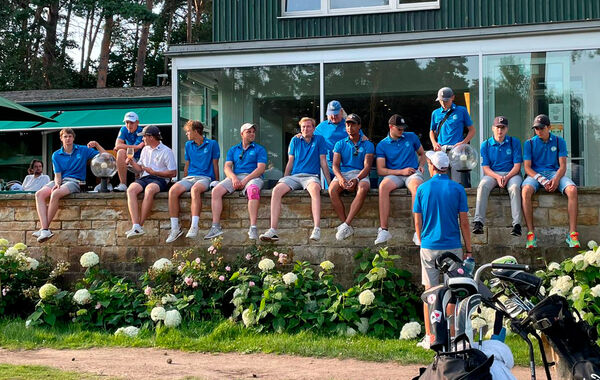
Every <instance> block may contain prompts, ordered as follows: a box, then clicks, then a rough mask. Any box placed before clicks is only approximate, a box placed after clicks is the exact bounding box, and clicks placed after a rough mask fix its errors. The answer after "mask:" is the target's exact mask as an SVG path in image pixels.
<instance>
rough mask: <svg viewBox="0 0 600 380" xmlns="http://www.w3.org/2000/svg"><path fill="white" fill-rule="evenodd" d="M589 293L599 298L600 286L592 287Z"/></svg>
mask: <svg viewBox="0 0 600 380" xmlns="http://www.w3.org/2000/svg"><path fill="white" fill-rule="evenodd" d="M590 292H591V293H592V295H593V296H594V297H600V284H598V285H596V286H594V287H593V288H591V289H590Z"/></svg>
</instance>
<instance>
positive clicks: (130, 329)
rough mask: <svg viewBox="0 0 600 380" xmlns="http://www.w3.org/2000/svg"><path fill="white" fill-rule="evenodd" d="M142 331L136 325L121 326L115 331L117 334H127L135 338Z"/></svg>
mask: <svg viewBox="0 0 600 380" xmlns="http://www.w3.org/2000/svg"><path fill="white" fill-rule="evenodd" d="M139 332H140V329H139V328H137V327H135V326H127V327H119V328H118V329H117V331H115V335H125V336H128V337H130V338H135V337H136V336H137V335H138V334H139Z"/></svg>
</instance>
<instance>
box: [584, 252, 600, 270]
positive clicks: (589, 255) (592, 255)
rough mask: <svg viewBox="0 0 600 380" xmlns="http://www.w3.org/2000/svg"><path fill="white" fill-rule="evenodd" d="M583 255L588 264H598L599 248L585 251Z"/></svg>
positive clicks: (599, 263)
mask: <svg viewBox="0 0 600 380" xmlns="http://www.w3.org/2000/svg"><path fill="white" fill-rule="evenodd" d="M583 257H584V259H585V261H586V262H587V263H588V264H589V265H592V266H595V267H598V266H600V249H596V250H590V251H586V253H584V255H583Z"/></svg>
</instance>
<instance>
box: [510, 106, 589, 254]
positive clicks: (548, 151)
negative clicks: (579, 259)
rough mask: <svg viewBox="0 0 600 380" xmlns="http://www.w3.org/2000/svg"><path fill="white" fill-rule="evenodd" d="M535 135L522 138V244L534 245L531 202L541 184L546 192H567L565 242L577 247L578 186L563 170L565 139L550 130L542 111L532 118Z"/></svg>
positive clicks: (535, 242) (565, 152)
mask: <svg viewBox="0 0 600 380" xmlns="http://www.w3.org/2000/svg"><path fill="white" fill-rule="evenodd" d="M533 129H534V130H535V136H533V137H532V138H531V139H529V140H527V141H525V144H524V146H523V165H524V167H525V174H527V178H525V180H524V181H523V186H522V188H523V191H522V194H521V195H522V197H523V214H524V216H525V222H526V223H527V230H528V232H527V242H526V244H525V248H535V247H537V238H536V237H535V232H534V227H533V205H532V202H531V198H532V197H533V194H535V192H536V191H538V189H539V188H540V187H544V189H545V190H546V191H547V192H550V193H551V192H554V191H556V189H558V190H560V191H561V192H562V193H563V194H565V195H566V196H567V199H568V200H567V213H568V214H569V233H568V235H567V238H566V242H567V244H568V245H569V247H574V248H579V247H580V244H579V234H578V233H577V186H576V185H575V183H574V182H573V181H572V180H571V179H570V178H569V177H567V176H565V173H566V171H567V154H568V152H567V143H566V142H565V140H563V139H562V138H561V137H558V136H555V135H553V134H552V133H550V119H549V118H548V116H546V115H544V114H540V115H537V116H536V117H535V120H534V122H533Z"/></svg>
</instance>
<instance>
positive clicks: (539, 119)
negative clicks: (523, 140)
mask: <svg viewBox="0 0 600 380" xmlns="http://www.w3.org/2000/svg"><path fill="white" fill-rule="evenodd" d="M549 126H550V118H549V117H548V115H544V114H543V113H542V114H539V115H537V116H536V117H535V119H534V120H533V128H540V127H541V128H543V127H549Z"/></svg>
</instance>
